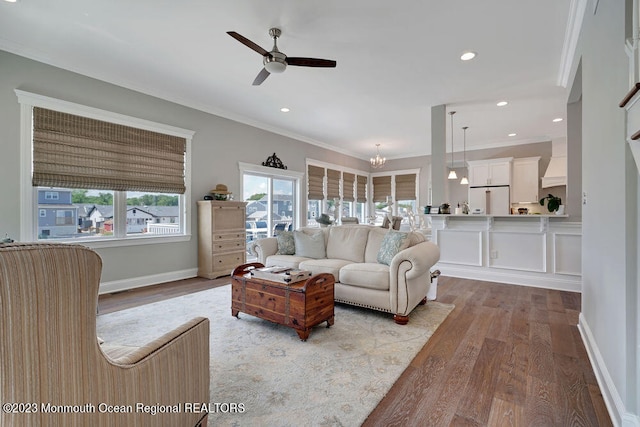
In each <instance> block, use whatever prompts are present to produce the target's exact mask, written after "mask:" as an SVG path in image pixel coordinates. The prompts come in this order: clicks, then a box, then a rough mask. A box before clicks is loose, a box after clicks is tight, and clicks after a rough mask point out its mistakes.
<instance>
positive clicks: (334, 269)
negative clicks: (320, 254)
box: [300, 259, 351, 282]
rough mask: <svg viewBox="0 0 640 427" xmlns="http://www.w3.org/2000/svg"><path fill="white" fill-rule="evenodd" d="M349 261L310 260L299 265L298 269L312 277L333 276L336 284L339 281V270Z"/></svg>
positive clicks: (349, 262)
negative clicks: (319, 275) (307, 272)
mask: <svg viewBox="0 0 640 427" xmlns="http://www.w3.org/2000/svg"><path fill="white" fill-rule="evenodd" d="M348 264H351V261H346V260H343V259H310V260H306V261H303V262H301V263H300V269H302V270H309V271H310V272H311V274H313V275H314V276H315V275H316V274H320V273H329V274H333V278H334V279H335V281H336V282H339V281H340V269H341V268H342V267H344V266H345V265H348Z"/></svg>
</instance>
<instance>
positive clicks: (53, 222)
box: [38, 189, 78, 239]
mask: <svg viewBox="0 0 640 427" xmlns="http://www.w3.org/2000/svg"><path fill="white" fill-rule="evenodd" d="M77 224H78V207H77V206H75V205H73V204H72V203H71V191H70V190H56V189H46V190H44V189H43V190H39V191H38V236H39V237H41V238H45V239H46V238H47V237H65V236H72V235H74V234H77V233H78V225H77Z"/></svg>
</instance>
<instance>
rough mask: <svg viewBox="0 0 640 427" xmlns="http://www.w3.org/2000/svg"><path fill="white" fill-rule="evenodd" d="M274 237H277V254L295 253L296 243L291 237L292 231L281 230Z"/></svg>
mask: <svg viewBox="0 0 640 427" xmlns="http://www.w3.org/2000/svg"><path fill="white" fill-rule="evenodd" d="M276 239H278V252H276V254H277V255H293V254H295V253H296V244H295V240H294V239H293V232H291V231H281V232H280V233H278V235H277V236H276Z"/></svg>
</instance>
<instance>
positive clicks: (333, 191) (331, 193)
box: [327, 169, 340, 199]
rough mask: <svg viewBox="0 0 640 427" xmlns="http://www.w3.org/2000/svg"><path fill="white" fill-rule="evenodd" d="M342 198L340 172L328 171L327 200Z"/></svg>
mask: <svg viewBox="0 0 640 427" xmlns="http://www.w3.org/2000/svg"><path fill="white" fill-rule="evenodd" d="M339 198H340V171H337V170H334V169H327V199H339Z"/></svg>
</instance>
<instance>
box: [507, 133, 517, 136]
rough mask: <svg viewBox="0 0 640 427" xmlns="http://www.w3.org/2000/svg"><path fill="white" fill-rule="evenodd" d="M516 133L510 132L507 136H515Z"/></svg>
mask: <svg viewBox="0 0 640 427" xmlns="http://www.w3.org/2000/svg"><path fill="white" fill-rule="evenodd" d="M516 135H517V133H510V134H509V136H516Z"/></svg>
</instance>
